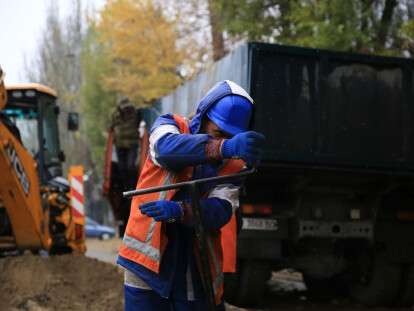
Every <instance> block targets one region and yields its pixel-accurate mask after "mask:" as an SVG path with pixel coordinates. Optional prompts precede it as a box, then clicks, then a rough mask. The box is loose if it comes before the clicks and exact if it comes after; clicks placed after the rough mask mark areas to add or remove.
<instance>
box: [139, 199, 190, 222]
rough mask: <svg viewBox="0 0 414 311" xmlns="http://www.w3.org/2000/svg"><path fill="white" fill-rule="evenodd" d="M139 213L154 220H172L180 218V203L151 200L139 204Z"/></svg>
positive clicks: (181, 212)
mask: <svg viewBox="0 0 414 311" xmlns="http://www.w3.org/2000/svg"><path fill="white" fill-rule="evenodd" d="M139 209H140V210H141V213H142V214H144V215H147V216H149V217H153V218H154V219H155V220H156V221H168V222H174V221H176V220H178V219H180V218H181V216H182V215H183V210H182V208H181V205H180V204H179V203H177V202H174V201H167V200H160V201H152V202H148V203H145V204H141V205H140V206H139Z"/></svg>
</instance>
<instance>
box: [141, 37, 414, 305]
mask: <svg viewBox="0 0 414 311" xmlns="http://www.w3.org/2000/svg"><path fill="white" fill-rule="evenodd" d="M226 79H228V80H232V81H234V82H236V83H238V84H240V85H241V86H242V87H244V88H245V89H246V90H247V91H248V92H249V93H250V95H251V96H252V97H253V99H254V100H255V112H254V117H253V122H252V128H253V129H254V130H256V131H259V132H262V133H263V134H264V135H265V136H266V145H265V147H264V154H263V160H262V162H261V165H260V167H259V171H258V173H257V174H255V175H253V176H251V177H249V178H248V179H247V180H246V184H245V190H244V191H243V194H242V196H241V198H240V200H241V204H240V209H239V213H240V215H239V216H240V217H239V224H240V229H241V230H240V234H239V239H238V272H237V273H236V274H233V275H228V276H227V282H226V283H227V286H226V288H227V289H226V298H227V299H228V300H229V301H231V302H233V303H235V304H238V305H249V304H256V303H258V302H259V301H260V299H261V295H262V293H263V292H264V286H265V282H266V280H267V279H268V278H269V277H270V271H271V270H272V269H282V268H286V267H289V268H295V269H297V270H299V271H301V272H302V274H303V276H304V279H305V282H306V284H307V286H308V288H309V289H310V290H312V289H317V288H320V287H321V285H323V286H325V288H331V289H332V288H334V287H335V288H339V287H340V288H341V289H343V291H345V288H346V291H347V292H348V293H350V295H351V296H352V297H353V298H355V299H356V300H358V301H359V302H361V303H365V304H368V305H374V304H392V303H397V304H399V305H409V304H410V303H414V282H411V281H407V279H408V280H414V224H413V220H414V197H413V195H412V194H413V190H414V189H413V187H414V140H413V139H412V135H413V133H414V122H413V121H412V120H413V118H414V106H413V103H414V61H413V60H412V59H403V58H393V57H380V56H371V55H361V54H351V53H340V52H332V51H324V50H317V49H306V48H298V47H290V46H280V45H272V44H262V43H248V44H244V45H241V46H239V47H238V48H237V49H235V50H234V51H232V52H231V53H230V54H229V55H227V56H226V57H225V58H223V59H222V60H220V61H219V62H217V63H216V64H214V65H213V66H212V67H211V68H209V69H208V70H207V71H205V72H202V73H200V74H199V75H197V76H196V77H195V78H194V79H193V80H191V81H188V82H186V83H185V84H183V85H181V86H180V87H178V88H177V89H176V90H175V91H174V92H173V93H171V94H169V95H168V96H165V97H163V98H161V99H160V101H159V102H158V103H157V104H156V105H155V106H154V108H153V109H149V110H148V111H147V113H146V114H144V119H145V120H146V122H147V128H148V129H149V128H150V126H151V124H152V122H153V120H154V116H156V115H159V114H163V113H170V112H174V113H178V114H181V115H189V114H191V113H192V112H193V111H195V108H196V105H197V103H198V102H199V100H200V99H201V98H202V97H203V96H204V95H205V94H206V92H207V91H208V90H209V89H210V88H211V87H212V86H213V85H214V84H215V83H217V82H218V81H221V80H226ZM384 271H386V272H384ZM384 273H385V274H384ZM364 280H365V281H364ZM339 283H341V286H337V285H338V284H339ZM333 284H336V285H335V286H334V285H333ZM382 284H386V285H385V286H383V285H382Z"/></svg>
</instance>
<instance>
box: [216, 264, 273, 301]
mask: <svg viewBox="0 0 414 311" xmlns="http://www.w3.org/2000/svg"><path fill="white" fill-rule="evenodd" d="M270 275H271V266H270V263H269V262H267V261H262V260H240V261H239V262H238V267H237V272H236V273H228V274H226V275H225V277H224V299H225V300H226V301H228V302H229V303H231V304H234V305H236V306H240V307H247V306H257V305H259V304H260V303H261V301H262V298H263V295H264V293H265V290H266V282H267V281H268V280H269V278H270Z"/></svg>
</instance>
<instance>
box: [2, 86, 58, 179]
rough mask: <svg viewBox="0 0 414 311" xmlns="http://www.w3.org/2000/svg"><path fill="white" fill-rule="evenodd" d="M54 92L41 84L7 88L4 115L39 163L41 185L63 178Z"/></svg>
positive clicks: (13, 130)
mask: <svg viewBox="0 0 414 311" xmlns="http://www.w3.org/2000/svg"><path fill="white" fill-rule="evenodd" d="M56 98H57V97H56V93H55V91H54V90H52V89H50V88H48V87H46V86H43V85H40V84H34V83H32V84H20V85H11V86H7V99H8V100H7V104H6V106H5V107H4V109H3V111H2V114H3V115H4V116H5V117H6V118H8V120H9V121H10V122H11V123H12V124H13V125H11V127H13V126H14V128H12V132H13V133H14V134H15V135H16V136H17V137H18V139H19V140H20V141H21V142H22V144H23V145H24V147H25V148H26V149H27V150H28V151H29V152H30V153H31V154H32V156H33V158H34V159H35V160H36V162H37V164H38V173H39V177H40V182H41V184H45V183H46V182H47V181H49V180H51V179H53V178H54V177H57V176H62V162H63V161H64V154H63V152H62V151H61V150H60V142H59V131H58V123H57V117H58V114H59V107H58V106H57V104H56Z"/></svg>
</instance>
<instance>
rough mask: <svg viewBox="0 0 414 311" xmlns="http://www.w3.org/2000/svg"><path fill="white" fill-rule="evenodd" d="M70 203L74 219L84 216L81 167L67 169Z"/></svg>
mask: <svg viewBox="0 0 414 311" xmlns="http://www.w3.org/2000/svg"><path fill="white" fill-rule="evenodd" d="M69 183H70V201H71V205H72V212H73V215H74V216H75V217H83V216H84V215H85V206H84V204H85V199H84V191H83V167H82V166H72V167H70V169H69Z"/></svg>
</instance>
